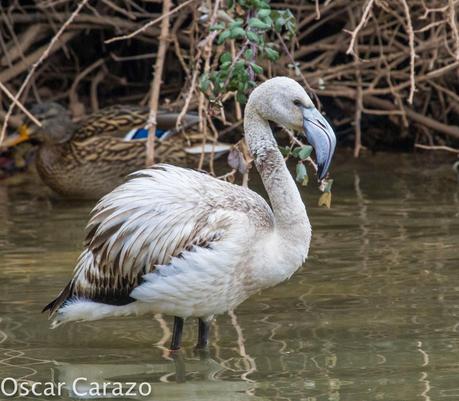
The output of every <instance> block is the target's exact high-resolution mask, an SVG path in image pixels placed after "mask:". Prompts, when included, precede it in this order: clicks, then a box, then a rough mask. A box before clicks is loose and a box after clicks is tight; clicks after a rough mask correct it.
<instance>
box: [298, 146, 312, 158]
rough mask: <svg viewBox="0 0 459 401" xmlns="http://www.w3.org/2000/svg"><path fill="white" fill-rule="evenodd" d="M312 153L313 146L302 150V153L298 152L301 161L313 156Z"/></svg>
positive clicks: (304, 147) (303, 147)
mask: <svg viewBox="0 0 459 401" xmlns="http://www.w3.org/2000/svg"><path fill="white" fill-rule="evenodd" d="M311 153H312V146H309V145H305V146H302V147H301V148H300V151H299V152H298V157H299V158H300V159H301V160H306V159H307V158H308V157H309V156H311Z"/></svg>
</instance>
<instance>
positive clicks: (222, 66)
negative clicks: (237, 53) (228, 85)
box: [220, 61, 231, 71]
mask: <svg viewBox="0 0 459 401" xmlns="http://www.w3.org/2000/svg"><path fill="white" fill-rule="evenodd" d="M230 65H231V61H225V62H224V63H222V64H220V68H221V69H222V70H223V71H226V70H227V69H228V68H229V67H230Z"/></svg>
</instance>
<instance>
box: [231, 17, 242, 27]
mask: <svg viewBox="0 0 459 401" xmlns="http://www.w3.org/2000/svg"><path fill="white" fill-rule="evenodd" d="M243 23H244V20H243V19H242V18H236V19H235V20H234V21H233V22H231V24H229V29H233V28H236V27H238V26H242V24H243Z"/></svg>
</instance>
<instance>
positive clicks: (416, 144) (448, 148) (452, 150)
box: [414, 143, 459, 154]
mask: <svg viewBox="0 0 459 401" xmlns="http://www.w3.org/2000/svg"><path fill="white" fill-rule="evenodd" d="M414 147H415V148H419V149H426V150H444V151H446V152H451V153H457V154H459V149H454V148H452V147H450V146H435V145H431V146H430V145H421V144H420V143H415V144H414Z"/></svg>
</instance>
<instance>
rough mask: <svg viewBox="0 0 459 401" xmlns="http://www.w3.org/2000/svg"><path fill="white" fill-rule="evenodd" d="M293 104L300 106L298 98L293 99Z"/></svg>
mask: <svg viewBox="0 0 459 401" xmlns="http://www.w3.org/2000/svg"><path fill="white" fill-rule="evenodd" d="M293 104H294V105H295V106H302V103H301V101H300V100H298V99H295V100H294V101H293Z"/></svg>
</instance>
